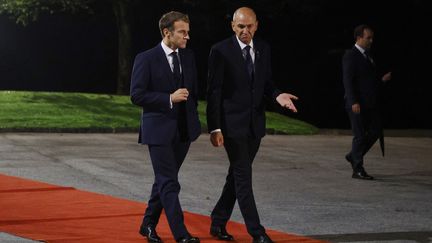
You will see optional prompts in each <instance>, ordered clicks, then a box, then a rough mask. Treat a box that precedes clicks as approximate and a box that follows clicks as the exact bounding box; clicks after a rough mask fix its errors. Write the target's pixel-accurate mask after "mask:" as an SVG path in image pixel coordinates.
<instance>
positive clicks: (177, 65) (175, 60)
mask: <svg viewBox="0 0 432 243" xmlns="http://www.w3.org/2000/svg"><path fill="white" fill-rule="evenodd" d="M170 55H171V57H172V58H173V66H174V68H173V74H174V80H175V81H176V82H177V86H179V85H181V73H180V62H179V58H178V56H177V52H175V51H173V52H171V54H170Z"/></svg>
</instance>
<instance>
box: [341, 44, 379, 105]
mask: <svg viewBox="0 0 432 243" xmlns="http://www.w3.org/2000/svg"><path fill="white" fill-rule="evenodd" d="M342 71H343V84H344V87H345V104H346V108H347V109H351V106H352V105H353V104H355V103H359V104H360V107H361V108H375V107H376V106H377V105H379V98H380V97H379V95H380V92H381V89H382V85H383V84H382V83H383V82H381V81H380V79H379V78H378V76H377V70H376V66H375V64H373V63H371V62H370V61H368V60H367V59H366V58H365V57H364V56H363V54H362V53H361V52H360V51H359V50H358V49H357V48H356V47H355V46H353V47H352V48H351V49H349V50H347V51H346V52H345V55H344V56H343V59H342Z"/></svg>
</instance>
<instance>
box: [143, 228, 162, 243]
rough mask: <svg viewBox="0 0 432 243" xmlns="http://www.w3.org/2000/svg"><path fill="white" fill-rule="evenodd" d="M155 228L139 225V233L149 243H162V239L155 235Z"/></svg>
mask: <svg viewBox="0 0 432 243" xmlns="http://www.w3.org/2000/svg"><path fill="white" fill-rule="evenodd" d="M155 229H156V227H155V226H153V225H147V226H143V225H141V227H140V231H139V233H140V234H141V235H142V236H144V237H146V238H147V241H148V242H149V243H162V239H161V238H160V237H159V236H158V235H157V233H156V230H155Z"/></svg>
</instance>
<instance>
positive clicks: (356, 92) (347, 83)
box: [342, 25, 391, 180]
mask: <svg viewBox="0 0 432 243" xmlns="http://www.w3.org/2000/svg"><path fill="white" fill-rule="evenodd" d="M373 38H374V32H373V30H372V29H371V28H370V27H369V26H367V25H359V26H357V27H356V28H355V29H354V39H355V41H356V42H355V45H354V46H353V47H352V48H351V49H350V50H347V51H346V52H345V55H344V57H343V60H342V67H343V68H342V69H343V84H344V88H345V104H346V105H345V108H346V110H347V113H348V116H349V119H350V122H351V129H352V132H353V135H354V137H353V141H352V148H351V151H350V152H349V153H348V154H347V155H346V156H345V158H346V160H347V161H348V162H350V163H351V165H352V169H353V174H352V178H355V179H365V180H373V179H374V178H373V177H372V176H370V175H369V174H368V173H367V172H366V170H365V169H364V167H363V157H364V155H365V154H366V153H367V152H368V151H369V149H370V148H371V147H372V146H373V145H374V143H375V142H376V141H377V139H378V138H380V139H383V128H382V119H381V97H380V96H381V89H382V86H383V83H384V82H387V81H389V80H390V79H391V72H388V73H386V74H385V75H384V76H382V77H381V78H380V77H378V74H377V68H376V63H375V61H374V59H373V58H372V57H371V55H370V48H371V45H372V42H373ZM382 141H383V140H382ZM381 146H383V142H382V143H381ZM382 149H383V147H382Z"/></svg>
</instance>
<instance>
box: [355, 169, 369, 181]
mask: <svg viewBox="0 0 432 243" xmlns="http://www.w3.org/2000/svg"><path fill="white" fill-rule="evenodd" d="M352 178H354V179H362V180H373V179H374V178H373V177H372V176H370V175H368V173H366V171H358V172H354V173H353V175H352Z"/></svg>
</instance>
